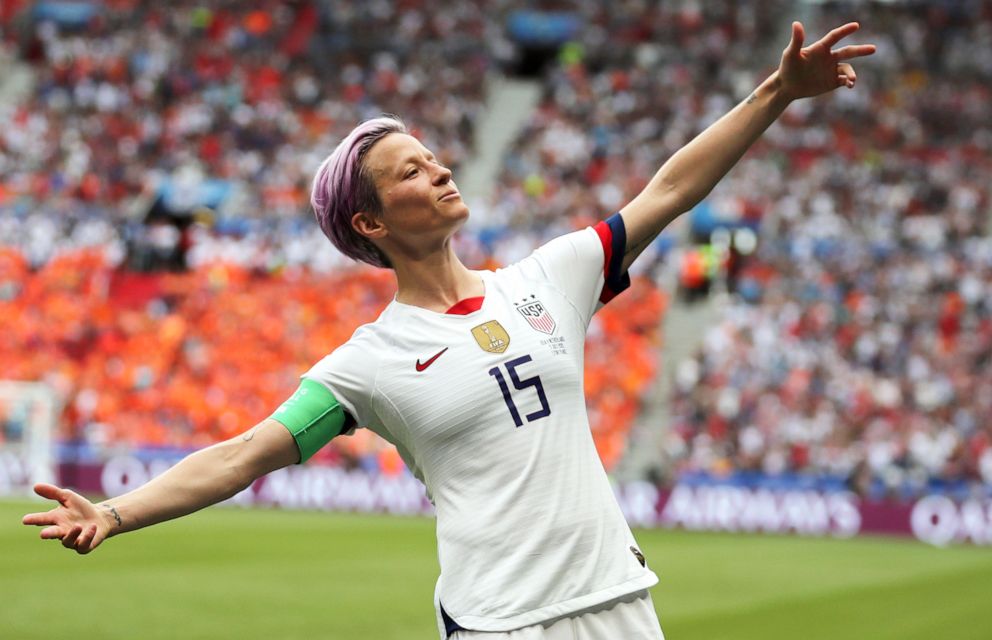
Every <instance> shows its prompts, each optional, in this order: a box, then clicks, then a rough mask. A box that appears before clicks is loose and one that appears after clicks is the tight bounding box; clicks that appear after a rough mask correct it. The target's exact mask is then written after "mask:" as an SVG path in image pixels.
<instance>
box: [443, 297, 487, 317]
mask: <svg viewBox="0 0 992 640" xmlns="http://www.w3.org/2000/svg"><path fill="white" fill-rule="evenodd" d="M485 299H486V296H478V297H475V298H465V299H464V300H459V301H458V302H456V303H455V305H454V306H453V307H451V308H450V309H448V310H447V311H445V313H450V314H452V315H456V316H465V315H468V314H470V313H472V312H473V311H478V310H479V309H481V308H482V301H483V300H485Z"/></svg>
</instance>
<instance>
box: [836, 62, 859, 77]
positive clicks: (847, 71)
mask: <svg viewBox="0 0 992 640" xmlns="http://www.w3.org/2000/svg"><path fill="white" fill-rule="evenodd" d="M837 73H838V74H839V75H842V76H847V77H848V78H850V79H851V80H852V81H855V80H857V79H858V74H856V73H854V67H852V66H851V65H849V64H847V63H846V62H843V63H841V64H839V65H837Z"/></svg>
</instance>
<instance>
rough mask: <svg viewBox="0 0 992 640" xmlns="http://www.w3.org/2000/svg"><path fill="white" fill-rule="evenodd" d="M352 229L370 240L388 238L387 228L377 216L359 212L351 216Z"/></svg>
mask: <svg viewBox="0 0 992 640" xmlns="http://www.w3.org/2000/svg"><path fill="white" fill-rule="evenodd" d="M351 228H352V229H354V230H355V231H357V232H358V234H359V235H361V236H364V237H366V238H368V239H370V240H372V239H380V238H385V237H386V233H387V231H386V226H385V225H384V224H383V223H382V220H380V219H379V218H378V217H377V216H373V215H372V214H370V213H365V212H364V211H359V212H358V213H356V214H355V215H353V216H351Z"/></svg>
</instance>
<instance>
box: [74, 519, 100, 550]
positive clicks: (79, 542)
mask: <svg viewBox="0 0 992 640" xmlns="http://www.w3.org/2000/svg"><path fill="white" fill-rule="evenodd" d="M95 535H96V525H95V524H91V525H90V526H88V527H86V530H85V531H83V533H82V534H80V536H79V537H78V538H76V551H77V552H79V553H86V552H87V551H89V550H90V543H91V542H93V536H95Z"/></svg>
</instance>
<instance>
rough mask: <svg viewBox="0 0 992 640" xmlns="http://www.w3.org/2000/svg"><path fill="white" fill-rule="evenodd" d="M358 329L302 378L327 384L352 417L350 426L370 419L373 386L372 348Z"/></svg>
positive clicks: (362, 425) (371, 419)
mask: <svg viewBox="0 0 992 640" xmlns="http://www.w3.org/2000/svg"><path fill="white" fill-rule="evenodd" d="M368 342H369V341H368V340H367V339H365V336H364V335H363V330H362V329H359V330H358V332H356V333H355V335H354V336H352V338H351V339H350V340H349V341H348V342H346V343H344V344H343V345H341V346H340V347H338V348H337V349H335V350H334V351H333V352H332V353H331V354H330V355H327V356H325V357H324V358H323V359H321V360H320V362H318V363H317V364H315V365H314V366H313V367H311V369H310V370H309V371H307V372H306V373H304V374H303V376H302V377H303V379H305V380H312V381H314V382H318V383H320V384H322V385H324V386H325V387H327V388H328V389H329V390H330V391H331V393H332V394H334V397H335V398H337V400H338V402H340V403H341V405H342V406H343V407H344V409H345V411H346V412H347V413H348V415H350V416H351V417H352V418H354V420H355V424H354V425H352V428H351V429H349V430H348V431H346V433H348V432H351V431H353V430H354V427H366V426H369V424H370V423H372V422H373V421H374V416H373V415H372V393H373V389H374V386H375V374H376V371H377V370H378V367H377V366H375V364H374V361H375V358H374V351H373V349H372V346H371V345H370V344H367V343H368Z"/></svg>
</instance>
